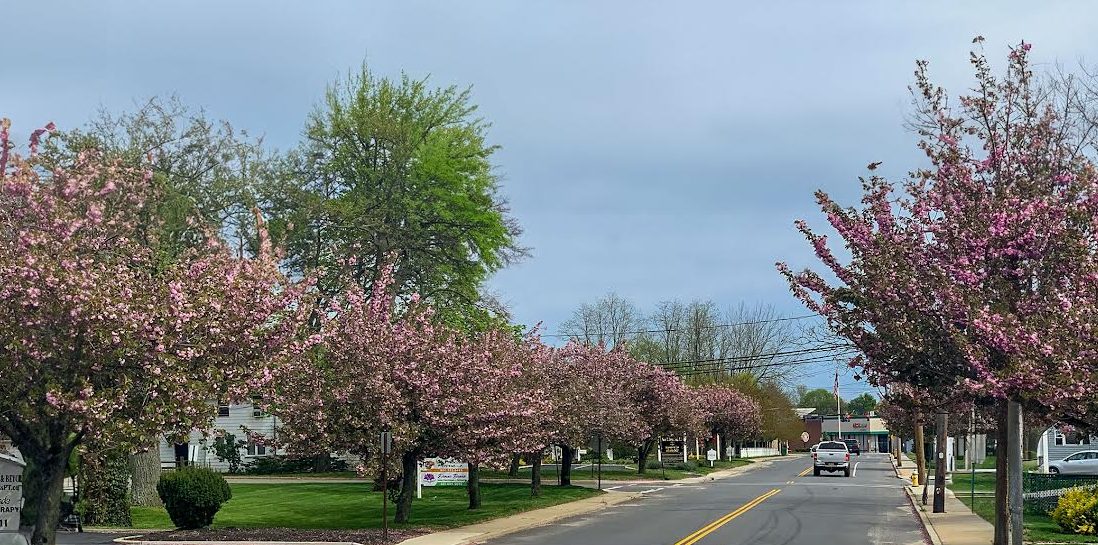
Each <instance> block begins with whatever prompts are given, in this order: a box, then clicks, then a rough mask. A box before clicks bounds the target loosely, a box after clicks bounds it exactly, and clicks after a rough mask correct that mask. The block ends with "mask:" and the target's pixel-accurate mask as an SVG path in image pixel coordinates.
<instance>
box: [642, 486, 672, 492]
mask: <svg viewBox="0 0 1098 545" xmlns="http://www.w3.org/2000/svg"><path fill="white" fill-rule="evenodd" d="M664 488H667V487H665V486H661V487H659V488H650V489H648V490H641V492H640V493H641V494H647V493H649V492H659V491H660V490H663V489H664Z"/></svg>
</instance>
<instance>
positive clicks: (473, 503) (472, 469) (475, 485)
mask: <svg viewBox="0 0 1098 545" xmlns="http://www.w3.org/2000/svg"><path fill="white" fill-rule="evenodd" d="M465 489H466V490H467V491H468V492H469V509H480V466H479V465H478V464H474V463H472V462H470V463H469V480H468V482H466V483H465Z"/></svg>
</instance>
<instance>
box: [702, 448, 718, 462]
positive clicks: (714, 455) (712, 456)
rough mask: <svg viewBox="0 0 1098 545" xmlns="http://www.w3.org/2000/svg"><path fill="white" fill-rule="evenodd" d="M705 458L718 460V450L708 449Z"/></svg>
mask: <svg viewBox="0 0 1098 545" xmlns="http://www.w3.org/2000/svg"><path fill="white" fill-rule="evenodd" d="M705 459H706V460H709V461H710V462H712V461H713V460H716V459H717V451H716V450H714V449H709V450H708V451H706V452H705Z"/></svg>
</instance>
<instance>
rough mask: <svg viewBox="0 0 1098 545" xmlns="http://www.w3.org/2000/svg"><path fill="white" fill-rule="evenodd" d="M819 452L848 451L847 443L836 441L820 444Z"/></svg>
mask: <svg viewBox="0 0 1098 545" xmlns="http://www.w3.org/2000/svg"><path fill="white" fill-rule="evenodd" d="M817 450H846V443H837V442H835V441H829V442H827V443H820V448H819V449H817Z"/></svg>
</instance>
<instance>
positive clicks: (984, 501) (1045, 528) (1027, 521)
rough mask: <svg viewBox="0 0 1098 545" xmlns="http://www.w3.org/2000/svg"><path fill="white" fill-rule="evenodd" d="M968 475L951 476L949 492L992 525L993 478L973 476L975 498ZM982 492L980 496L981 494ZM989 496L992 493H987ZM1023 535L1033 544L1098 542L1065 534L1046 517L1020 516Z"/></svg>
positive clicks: (1089, 538) (1091, 538) (989, 476)
mask: <svg viewBox="0 0 1098 545" xmlns="http://www.w3.org/2000/svg"><path fill="white" fill-rule="evenodd" d="M971 483H972V481H971V479H970V478H969V474H967V473H966V474H964V475H962V474H959V473H954V474H953V484H952V485H950V486H949V488H950V490H952V491H953V493H954V494H956V495H957V499H959V500H961V501H962V502H963V503H964V504H965V505H967V506H968V507H969V509H972V511H973V512H974V513H976V514H977V515H980V517H981V518H983V519H984V520H986V521H988V522H990V523H992V524H994V523H995V496H994V494H993V493H994V491H995V475H994V474H991V473H977V474H976V494H977V495H976V497H975V498H972V497H971V496H970V495H969V492H970V490H971V488H970V486H971ZM981 492H982V493H983V494H981ZM989 493H991V494H989ZM1023 521H1024V525H1025V532H1026V542H1027V543H1030V542H1034V543H1043V542H1050V543H1098V537H1095V536H1080V535H1075V534H1066V533H1063V532H1062V531H1061V530H1060V526H1059V525H1057V524H1056V522H1054V521H1053V520H1052V519H1051V518H1049V517H1048V516H1046V515H1038V514H1032V513H1026V514H1025V515H1023Z"/></svg>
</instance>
